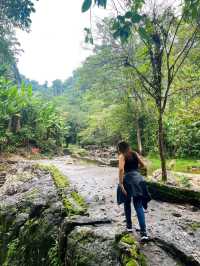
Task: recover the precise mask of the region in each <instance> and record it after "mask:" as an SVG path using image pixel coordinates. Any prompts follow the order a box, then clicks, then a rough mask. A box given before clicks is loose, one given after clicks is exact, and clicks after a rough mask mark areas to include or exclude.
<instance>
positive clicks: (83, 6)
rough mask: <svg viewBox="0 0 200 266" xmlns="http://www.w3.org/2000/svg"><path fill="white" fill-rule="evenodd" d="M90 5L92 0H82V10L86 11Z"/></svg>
mask: <svg viewBox="0 0 200 266" xmlns="http://www.w3.org/2000/svg"><path fill="white" fill-rule="evenodd" d="M91 5H92V0H84V2H83V5H82V12H86V11H87V10H88V9H89V8H90V7H91Z"/></svg>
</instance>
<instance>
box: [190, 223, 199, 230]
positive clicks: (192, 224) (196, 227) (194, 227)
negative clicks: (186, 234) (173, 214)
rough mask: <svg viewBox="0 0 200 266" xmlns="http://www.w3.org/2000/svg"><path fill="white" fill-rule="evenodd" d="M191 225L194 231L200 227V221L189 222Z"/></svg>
mask: <svg viewBox="0 0 200 266" xmlns="http://www.w3.org/2000/svg"><path fill="white" fill-rule="evenodd" d="M189 227H190V228H191V229H192V230H193V231H197V230H198V229H200V222H194V223H191V224H189Z"/></svg>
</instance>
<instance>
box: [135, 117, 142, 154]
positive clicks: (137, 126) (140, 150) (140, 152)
mask: <svg viewBox="0 0 200 266" xmlns="http://www.w3.org/2000/svg"><path fill="white" fill-rule="evenodd" d="M136 130H137V145H138V152H139V154H142V140H141V130H140V124H139V119H138V116H137V117H136Z"/></svg>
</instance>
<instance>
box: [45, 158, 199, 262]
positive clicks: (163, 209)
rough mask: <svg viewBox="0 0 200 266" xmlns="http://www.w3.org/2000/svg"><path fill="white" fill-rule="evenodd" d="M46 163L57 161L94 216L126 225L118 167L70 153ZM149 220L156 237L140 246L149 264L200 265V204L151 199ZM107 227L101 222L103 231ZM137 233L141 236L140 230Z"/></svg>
mask: <svg viewBox="0 0 200 266" xmlns="http://www.w3.org/2000/svg"><path fill="white" fill-rule="evenodd" d="M44 163H47V164H48V163H53V164H54V165H55V166H57V167H58V168H59V169H60V171H61V172H63V174H65V175H66V176H68V178H69V180H70V182H71V183H72V185H73V186H74V187H75V189H76V190H77V191H79V193H80V194H81V195H82V196H83V197H84V198H85V199H86V201H87V202H88V203H89V210H88V213H89V217H90V218H91V219H102V218H108V219H111V220H112V222H113V224H112V225H113V228H118V231H119V232H120V231H123V230H124V229H125V219H124V215H123V206H118V205H117V204H116V195H115V193H116V186H117V183H118V177H117V176H118V171H117V168H112V167H98V166H95V165H90V164H87V165H86V164H82V163H81V162H80V161H76V160H72V159H71V158H70V157H68V156H67V157H63V158H58V159H55V160H51V161H44ZM132 217H133V222H134V224H135V227H138V225H137V219H136V216H135V213H134V211H133V215H132ZM146 220H147V227H148V232H149V234H150V236H151V239H152V241H151V242H150V243H147V244H145V245H141V247H140V249H141V250H142V251H143V252H144V254H145V255H146V256H147V257H148V258H149V261H148V265H152V266H157V265H159V266H160V265H190V266H192V265H200V210H199V209H198V208H194V207H192V206H190V205H180V204H179V205H178V204H172V203H166V202H158V201H151V202H150V204H149V208H148V213H146ZM106 227H107V225H106V226H105V227H104V226H103V227H102V226H101V231H104V228H106ZM134 235H135V236H136V238H138V239H139V235H138V233H137V232H135V233H134ZM105 265H106V264H105Z"/></svg>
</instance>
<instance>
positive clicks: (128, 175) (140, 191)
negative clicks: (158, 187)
mask: <svg viewBox="0 0 200 266" xmlns="http://www.w3.org/2000/svg"><path fill="white" fill-rule="evenodd" d="M117 148H118V153H119V185H120V188H121V191H122V192H123V194H124V195H125V197H124V212H125V216H126V226H127V231H128V232H132V231H133V229H132V220H131V199H132V198H133V205H134V208H135V211H136V214H137V218H138V222H139V225H140V234H141V240H148V236H147V233H146V223H145V215H144V209H143V207H144V208H147V203H148V201H149V200H150V196H149V195H148V192H147V190H146V183H145V180H144V178H143V176H142V175H141V174H140V173H139V172H138V169H139V166H142V167H144V166H145V164H144V162H143V160H142V159H141V158H140V156H139V155H138V154H137V153H136V152H134V151H132V150H131V148H130V146H129V144H128V143H127V142H125V141H122V142H120V143H119V144H118V147H117Z"/></svg>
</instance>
